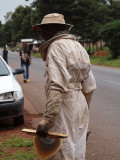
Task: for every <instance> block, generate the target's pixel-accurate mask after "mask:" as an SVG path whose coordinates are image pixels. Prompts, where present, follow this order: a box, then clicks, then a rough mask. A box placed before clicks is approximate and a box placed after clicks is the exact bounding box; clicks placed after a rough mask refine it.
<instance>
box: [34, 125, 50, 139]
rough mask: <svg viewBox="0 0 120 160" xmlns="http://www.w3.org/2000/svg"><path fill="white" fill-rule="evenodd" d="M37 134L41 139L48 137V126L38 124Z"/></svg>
mask: <svg viewBox="0 0 120 160" xmlns="http://www.w3.org/2000/svg"><path fill="white" fill-rule="evenodd" d="M36 133H37V134H38V135H39V136H41V137H44V138H45V137H46V136H47V135H48V132H47V127H46V125H41V124H38V127H37V131H36Z"/></svg>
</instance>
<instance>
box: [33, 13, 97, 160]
mask: <svg viewBox="0 0 120 160" xmlns="http://www.w3.org/2000/svg"><path fill="white" fill-rule="evenodd" d="M71 28H72V25H70V24H66V23H65V20H64V16H63V15H61V14H57V13H52V14H48V15H46V16H44V18H43V20H42V22H41V24H37V25H34V26H33V30H34V31H35V32H36V33H37V35H38V41H39V40H42V41H43V40H45V41H44V42H43V43H42V44H41V46H40V54H41V56H42V58H43V60H44V61H46V78H47V80H46V85H45V89H46V96H47V103H46V112H45V114H44V116H43V118H42V120H41V121H40V123H39V124H38V127H37V134H39V135H40V136H43V137H45V136H46V135H47V131H48V130H49V131H52V132H58V133H65V134H68V135H69V137H68V138H67V139H64V140H63V142H62V146H61V148H60V149H59V151H58V152H57V153H56V154H55V155H54V156H53V157H51V158H50V160H85V152H86V136H87V129H88V123H89V113H88V105H89V103H90V100H91V97H92V94H93V91H94V90H95V89H96V82H95V79H94V76H93V74H92V71H91V65H90V59H89V56H88V54H87V52H86V50H85V49H84V48H83V47H82V45H81V44H80V43H79V42H77V41H76V37H75V36H74V35H72V34H70V32H69V31H70V29H71Z"/></svg>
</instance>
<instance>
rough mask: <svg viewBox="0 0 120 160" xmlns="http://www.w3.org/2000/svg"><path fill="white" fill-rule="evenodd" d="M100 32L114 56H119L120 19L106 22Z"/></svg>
mask: <svg viewBox="0 0 120 160" xmlns="http://www.w3.org/2000/svg"><path fill="white" fill-rule="evenodd" d="M99 34H100V36H101V37H102V39H103V40H104V41H105V42H106V43H107V45H108V47H109V48H110V50H111V51H112V58H118V56H119V55H120V20H116V21H113V22H109V23H107V24H105V25H104V26H103V27H102V28H101V29H100V32H99Z"/></svg>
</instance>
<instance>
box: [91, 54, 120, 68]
mask: <svg viewBox="0 0 120 160" xmlns="http://www.w3.org/2000/svg"><path fill="white" fill-rule="evenodd" d="M90 60H91V64H95V65H104V66H111V67H120V58H118V59H111V58H110V56H107V57H93V56H91V57H90Z"/></svg>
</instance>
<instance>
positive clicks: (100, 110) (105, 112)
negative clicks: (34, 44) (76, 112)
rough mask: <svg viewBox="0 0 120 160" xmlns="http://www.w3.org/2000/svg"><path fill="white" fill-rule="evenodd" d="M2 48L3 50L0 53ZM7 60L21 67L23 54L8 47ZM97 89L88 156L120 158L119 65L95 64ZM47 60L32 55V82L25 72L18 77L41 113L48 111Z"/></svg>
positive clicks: (109, 159)
mask: <svg viewBox="0 0 120 160" xmlns="http://www.w3.org/2000/svg"><path fill="white" fill-rule="evenodd" d="M1 51H2V50H0V54H1ZM8 63H9V65H10V66H11V67H13V69H15V68H19V67H20V57H19V55H18V54H16V53H11V52H10V51H9V56H8ZM92 70H93V73H94V75H95V79H96V81H97V89H96V91H95V92H94V96H93V99H92V102H91V106H90V123H89V129H90V130H91V131H92V133H91V135H90V137H89V139H88V142H87V152H86V160H120V127H119V126H120V69H118V68H111V67H102V66H92ZM44 74H45V63H44V62H43V61H42V60H41V59H38V58H35V57H32V64H31V66H30V83H27V84H24V83H23V77H22V75H18V76H17V79H18V81H19V83H20V84H21V86H22V88H23V92H24V95H25V96H26V97H27V99H28V101H29V103H30V104H31V105H32V106H33V107H34V108H35V109H36V111H37V112H38V113H40V114H43V113H44V111H45V101H46V98H45V92H44V83H45V77H44Z"/></svg>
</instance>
